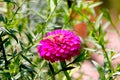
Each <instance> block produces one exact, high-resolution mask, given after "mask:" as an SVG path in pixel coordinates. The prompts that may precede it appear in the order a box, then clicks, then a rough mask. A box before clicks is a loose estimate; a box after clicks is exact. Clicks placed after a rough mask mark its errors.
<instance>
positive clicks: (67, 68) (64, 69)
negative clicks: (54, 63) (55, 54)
mask: <svg viewBox="0 0 120 80" xmlns="http://www.w3.org/2000/svg"><path fill="white" fill-rule="evenodd" d="M74 68H75V67H73V66H69V67H66V68H63V69H62V70H61V71H67V70H71V69H74Z"/></svg>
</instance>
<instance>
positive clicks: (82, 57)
mask: <svg viewBox="0 0 120 80" xmlns="http://www.w3.org/2000/svg"><path fill="white" fill-rule="evenodd" d="M88 56H89V53H88V51H84V50H81V52H80V54H79V55H78V56H77V57H76V58H75V59H74V61H73V62H72V63H76V62H82V61H84V60H85V59H87V58H88Z"/></svg>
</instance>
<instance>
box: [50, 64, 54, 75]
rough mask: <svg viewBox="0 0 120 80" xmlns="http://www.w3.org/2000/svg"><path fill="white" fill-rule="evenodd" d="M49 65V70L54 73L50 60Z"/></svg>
mask: <svg viewBox="0 0 120 80" xmlns="http://www.w3.org/2000/svg"><path fill="white" fill-rule="evenodd" d="M49 67H50V71H51V72H52V74H53V75H54V73H55V71H54V68H53V66H52V64H51V63H50V62H49Z"/></svg>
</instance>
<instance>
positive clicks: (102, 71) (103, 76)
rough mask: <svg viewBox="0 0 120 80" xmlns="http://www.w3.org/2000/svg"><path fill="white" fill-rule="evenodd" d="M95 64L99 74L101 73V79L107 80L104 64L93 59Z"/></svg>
mask: <svg viewBox="0 0 120 80" xmlns="http://www.w3.org/2000/svg"><path fill="white" fill-rule="evenodd" d="M93 64H94V65H95V66H96V68H97V70H98V72H99V74H100V78H101V80H106V79H105V72H104V69H103V67H102V66H100V65H99V64H98V63H96V62H95V61H93Z"/></svg>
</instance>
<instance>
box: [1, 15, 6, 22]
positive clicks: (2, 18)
mask: <svg viewBox="0 0 120 80" xmlns="http://www.w3.org/2000/svg"><path fill="white" fill-rule="evenodd" d="M1 21H3V22H5V20H4V17H3V16H2V14H0V22H1Z"/></svg>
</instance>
